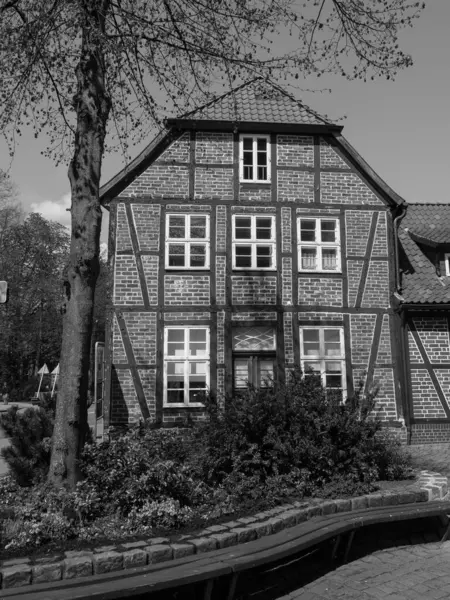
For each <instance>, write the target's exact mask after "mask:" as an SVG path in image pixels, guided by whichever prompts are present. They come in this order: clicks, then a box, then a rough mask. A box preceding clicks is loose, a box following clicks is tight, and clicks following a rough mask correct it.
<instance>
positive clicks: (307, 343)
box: [303, 329, 320, 356]
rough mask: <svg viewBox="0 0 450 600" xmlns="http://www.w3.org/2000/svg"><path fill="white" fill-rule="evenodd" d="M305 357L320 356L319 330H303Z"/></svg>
mask: <svg viewBox="0 0 450 600" xmlns="http://www.w3.org/2000/svg"><path fill="white" fill-rule="evenodd" d="M303 354H304V356H320V340H319V330H318V329H303Z"/></svg>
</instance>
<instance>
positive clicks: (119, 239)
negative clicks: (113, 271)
mask: <svg viewBox="0 0 450 600" xmlns="http://www.w3.org/2000/svg"><path fill="white" fill-rule="evenodd" d="M132 248H133V244H132V243H131V235H130V227H129V225H128V219H127V213H126V210H125V204H124V203H123V202H120V203H119V204H118V205H117V222H116V250H117V251H122V250H128V251H131V250H132Z"/></svg>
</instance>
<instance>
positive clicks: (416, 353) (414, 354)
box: [408, 330, 423, 363]
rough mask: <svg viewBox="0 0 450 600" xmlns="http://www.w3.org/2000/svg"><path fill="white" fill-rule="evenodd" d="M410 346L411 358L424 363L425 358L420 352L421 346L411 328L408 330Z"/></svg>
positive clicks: (412, 360) (413, 360)
mask: <svg viewBox="0 0 450 600" xmlns="http://www.w3.org/2000/svg"><path fill="white" fill-rule="evenodd" d="M408 347H409V360H410V361H411V362H416V363H423V358H422V356H421V354H420V352H419V348H418V347H417V344H416V340H415V339H414V337H413V334H412V333H411V331H410V330H408Z"/></svg>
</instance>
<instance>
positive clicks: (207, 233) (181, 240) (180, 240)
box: [165, 213, 210, 271]
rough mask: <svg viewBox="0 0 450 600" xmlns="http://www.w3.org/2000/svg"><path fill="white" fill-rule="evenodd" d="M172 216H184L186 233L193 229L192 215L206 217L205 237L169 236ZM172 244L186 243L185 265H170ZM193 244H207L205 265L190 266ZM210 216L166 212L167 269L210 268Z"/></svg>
mask: <svg viewBox="0 0 450 600" xmlns="http://www.w3.org/2000/svg"><path fill="white" fill-rule="evenodd" d="M170 217H184V232H185V234H186V233H187V234H190V230H191V218H192V217H194V218H195V217H205V219H206V227H205V237H204V238H191V237H190V235H188V236H185V237H184V238H171V237H169V226H170ZM171 244H178V245H180V246H181V245H182V244H183V245H184V257H185V263H189V264H185V265H184V267H180V266H177V265H175V266H172V265H169V247H170V245H171ZM191 246H205V265H204V266H203V267H198V266H193V267H191V266H190V257H191ZM209 255H210V216H209V215H207V214H203V213H190V214H185V213H167V214H166V260H165V264H166V269H170V270H177V271H183V270H184V271H186V270H190V271H192V270H193V269H194V270H199V271H205V270H207V269H209V268H210V257H209Z"/></svg>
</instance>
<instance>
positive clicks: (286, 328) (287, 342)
mask: <svg viewBox="0 0 450 600" xmlns="http://www.w3.org/2000/svg"><path fill="white" fill-rule="evenodd" d="M283 333H284V355H285V359H286V362H287V363H288V364H289V363H291V364H292V363H293V362H294V338H293V333H292V313H290V312H289V313H288V312H286V313H284V315H283Z"/></svg>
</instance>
